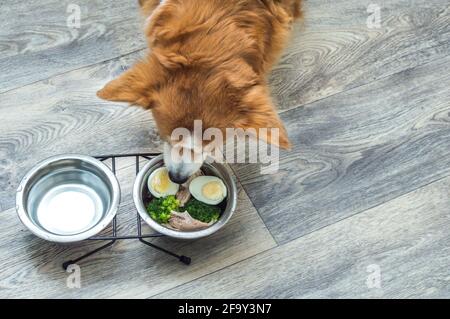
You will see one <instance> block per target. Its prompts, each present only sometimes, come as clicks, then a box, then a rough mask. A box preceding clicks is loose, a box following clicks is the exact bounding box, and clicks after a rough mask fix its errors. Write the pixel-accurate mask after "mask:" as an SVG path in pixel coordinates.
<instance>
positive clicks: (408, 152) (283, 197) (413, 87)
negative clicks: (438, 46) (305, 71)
mask: <svg viewBox="0 0 450 319" xmlns="http://www.w3.org/2000/svg"><path fill="white" fill-rule="evenodd" d="M449 67H450V57H447V58H443V59H441V60H438V61H435V62H432V63H429V64H427V65H424V66H421V67H417V68H415V69H413V70H408V71H404V72H402V73H399V74H396V75H393V76H391V77H389V78H386V79H383V80H380V81H377V82H373V83H372V84H370V85H367V86H363V87H359V88H356V89H353V90H349V91H347V92H345V93H342V94H338V95H334V96H332V97H330V98H327V99H324V100H321V101H319V102H316V103H312V104H310V105H307V106H306V107H304V108H297V109H294V110H291V111H288V112H285V113H283V114H282V118H283V119H284V121H285V123H286V124H287V129H288V131H289V133H290V135H291V140H292V141H293V144H294V145H295V146H294V149H293V151H291V152H282V153H281V158H280V170H279V172H278V173H277V174H274V175H261V174H260V171H259V167H258V165H256V164H239V165H234V166H233V168H234V170H235V171H236V173H237V175H238V176H239V177H240V180H241V181H242V183H243V185H244V187H245V188H246V190H247V193H248V194H249V196H250V198H251V199H252V201H253V203H255V205H256V208H257V209H258V212H259V213H260V214H261V216H262V217H263V220H264V222H265V223H266V225H267V226H268V227H269V229H270V230H271V232H272V234H273V235H274V237H275V238H276V240H277V241H278V242H279V243H282V242H286V241H289V240H292V239H295V238H297V237H300V236H303V235H305V234H308V233H310V232H313V231H315V230H317V229H319V228H321V227H324V226H327V225H329V224H332V223H334V222H337V221H339V220H341V219H343V218H346V217H348V216H350V215H353V214H356V213H358V212H361V211H364V210H366V209H368V208H370V207H372V206H375V205H379V204H380V203H383V202H386V201H388V200H390V199H392V198H395V197H397V196H399V195H402V194H404V193H406V192H409V191H411V190H413V189H415V188H418V187H420V186H422V185H425V184H427V183H430V182H432V181H434V180H436V179H439V178H441V177H443V176H446V175H449V174H450V143H449V141H450V117H449V116H450V89H449V87H450V74H449V73H448V72H441V71H442V70H446V69H448V68H449Z"/></svg>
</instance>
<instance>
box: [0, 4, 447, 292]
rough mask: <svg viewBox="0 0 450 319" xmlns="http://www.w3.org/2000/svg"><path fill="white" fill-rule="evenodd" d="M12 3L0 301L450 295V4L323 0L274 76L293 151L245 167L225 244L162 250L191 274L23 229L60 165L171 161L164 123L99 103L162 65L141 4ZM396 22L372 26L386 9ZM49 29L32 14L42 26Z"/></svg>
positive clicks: (6, 18) (0, 178) (5, 69)
mask: <svg viewBox="0 0 450 319" xmlns="http://www.w3.org/2000/svg"><path fill="white" fill-rule="evenodd" d="M71 3H74V2H73V1H72V0H70V1H69V0H64V1H56V0H40V1H38V0H33V1H26V2H20V1H12V0H2V2H1V5H0V265H1V267H0V297H10V298H12V297H25V298H33V297H53V298H64V297H69V298H95V297H104V298H113V297H125V298H132V297H138V298H161V297H165V298H185V297H200V298H202V297H217V298H230V297H272V298H315V297H319V298H324V297H331V298H344V297H350V298H360V297H363V298H383V297H384V298H412V297H419V298H428V297H438V298H449V297H450V289H449V287H450V72H449V71H450V4H449V2H448V1H446V0H383V1H372V0H370V1H366V0H363V1H361V0H341V1H335V0H315V1H313V0H309V1H306V3H305V21H304V22H303V24H299V25H297V26H296V30H295V33H294V37H293V39H292V41H291V44H290V46H289V48H288V49H287V51H286V53H285V55H284V56H283V58H282V60H281V61H280V63H279V65H278V66H277V67H276V69H275V70H274V72H273V74H272V76H271V86H272V90H273V96H274V99H275V100H276V101H277V104H278V106H279V110H280V113H281V117H282V118H283V120H284V121H285V123H286V126H287V128H288V131H289V133H290V136H291V139H292V141H293V144H294V148H293V150H292V151H291V152H283V153H282V154H281V163H280V171H279V172H278V173H277V174H276V175H275V176H266V175H260V174H259V167H258V165H253V164H240V165H233V166H231V169H232V170H233V172H234V173H235V174H236V176H237V178H238V180H239V188H240V192H239V205H238V211H237V213H236V215H235V216H234V218H233V219H232V220H231V222H230V223H229V224H228V225H227V226H226V227H225V228H224V229H223V230H222V231H220V232H219V233H217V234H215V235H214V236H213V237H211V238H207V239H203V240H199V241H195V242H177V241H171V240H168V239H159V240H157V242H158V243H160V244H161V245H163V246H165V247H169V248H171V249H174V250H176V251H178V252H182V253H184V254H187V255H190V256H192V258H193V261H194V262H193V264H192V265H191V266H190V267H186V266H183V265H181V264H179V263H177V262H174V261H173V260H172V259H171V258H169V257H167V256H165V255H162V254H161V253H158V252H157V251H154V250H152V249H149V248H147V247H144V246H143V245H141V244H139V243H137V242H134V241H130V242H119V243H118V244H116V245H115V246H114V247H113V248H111V249H108V250H105V251H103V252H102V253H100V254H98V255H96V256H93V257H92V258H91V259H89V260H86V261H85V262H83V263H82V264H80V266H81V288H79V289H69V288H68V287H67V285H66V280H67V277H68V276H69V274H68V273H65V272H64V271H62V269H61V266H60V264H61V262H63V261H65V260H66V259H70V258H71V257H74V256H77V255H79V254H80V253H82V252H86V251H88V250H89V249H91V248H92V247H94V246H95V245H96V244H95V243H86V244H81V245H78V246H58V245H55V244H50V243H46V242H44V241H42V240H39V239H37V238H35V237H34V236H32V235H31V234H30V233H29V232H28V231H27V230H26V229H24V227H23V226H22V225H21V224H20V222H19V221H18V219H17V217H16V215H15V209H14V206H15V204H14V196H15V189H16V187H17V184H18V182H19V180H20V179H21V177H22V176H23V175H24V174H25V172H26V171H27V170H28V169H30V168H31V167H32V166H33V165H34V164H36V162H38V161H40V160H42V159H44V158H46V157H48V156H51V155H54V154H59V153H84V154H105V153H111V152H114V153H129V152H140V151H155V150H159V149H160V142H159V140H158V137H157V135H156V130H155V126H154V122H153V120H152V118H151V115H150V114H148V113H146V112H144V111H142V110H140V109H138V108H133V107H128V106H126V105H122V104H114V103H107V102H104V101H101V100H99V99H97V98H96V96H95V92H96V91H97V90H98V89H99V88H101V87H102V86H103V85H104V84H105V83H106V82H107V81H108V80H110V79H112V78H114V77H115V76H117V75H118V74H120V73H121V72H123V70H124V69H126V68H127V67H129V66H130V65H131V64H132V63H133V62H134V61H136V59H137V58H138V57H139V56H142V54H144V53H145V40H144V39H143V37H142V35H141V31H140V30H141V24H142V20H141V18H140V17H139V14H138V10H137V1H135V0H126V1H112V0H111V1H105V0H78V1H76V3H77V4H78V5H80V7H81V24H80V29H79V30H76V31H77V32H73V30H70V29H69V28H68V27H67V25H66V21H67V18H68V16H69V13H67V6H68V5H69V4H71ZM371 3H372V4H377V5H379V6H380V8H381V27H380V28H374V29H371V28H368V27H367V23H366V21H367V18H368V16H369V15H370V13H368V12H367V8H368V6H369V4H371ZM30 17H33V19H30ZM118 165H119V168H120V169H119V177H120V181H121V184H122V185H123V193H124V194H125V195H124V199H123V202H122V205H121V211H120V214H119V221H120V223H121V225H122V227H121V229H120V233H121V234H126V233H129V232H133V230H134V228H133V227H134V224H133V221H134V217H135V215H134V208H133V203H132V198H131V195H130V194H131V185H132V183H133V169H134V168H133V166H132V163H131V162H130V161H128V160H125V159H124V160H122V161H120V162H119V163H118Z"/></svg>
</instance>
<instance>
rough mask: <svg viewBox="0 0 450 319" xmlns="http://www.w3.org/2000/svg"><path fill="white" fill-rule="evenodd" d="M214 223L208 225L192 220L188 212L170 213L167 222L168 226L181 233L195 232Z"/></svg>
mask: <svg viewBox="0 0 450 319" xmlns="http://www.w3.org/2000/svg"><path fill="white" fill-rule="evenodd" d="M213 223H214V222H211V223H209V224H207V223H204V222H201V221H199V220H196V219H194V218H192V216H191V215H190V214H189V213H188V212H184V213H178V212H172V217H171V218H170V220H169V225H170V226H172V227H173V228H175V229H176V230H181V231H195V230H201V229H205V228H208V227H209V226H211V225H212V224H213Z"/></svg>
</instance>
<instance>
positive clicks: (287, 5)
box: [98, 0, 301, 148]
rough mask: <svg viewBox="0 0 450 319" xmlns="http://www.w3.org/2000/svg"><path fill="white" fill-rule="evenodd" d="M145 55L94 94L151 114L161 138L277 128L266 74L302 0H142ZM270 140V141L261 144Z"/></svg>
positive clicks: (283, 143) (283, 136) (285, 143)
mask: <svg viewBox="0 0 450 319" xmlns="http://www.w3.org/2000/svg"><path fill="white" fill-rule="evenodd" d="M139 2H140V4H141V8H142V12H143V14H144V15H145V16H146V17H148V23H147V25H146V28H145V34H146V37H147V39H148V45H149V47H150V52H149V53H148V55H147V57H146V58H145V59H143V60H142V61H140V62H138V63H137V64H135V65H134V66H133V67H132V68H131V69H129V70H128V71H126V72H125V73H124V74H122V75H121V76H120V77H119V78H117V79H116V80H113V81H111V82H110V83H108V84H107V85H106V86H105V87H104V88H103V89H102V90H100V91H99V92H98V96H99V97H100V98H103V99H106V100H110V101H120V102H129V103H131V104H134V105H139V106H141V107H144V108H146V109H151V110H152V113H153V116H154V119H155V121H156V123H157V126H158V129H159V132H160V135H161V137H162V138H163V139H166V140H169V139H170V135H171V133H172V131H173V130H174V129H175V128H179V127H184V128H188V129H192V127H193V122H194V120H197V119H199V120H202V121H203V127H204V128H208V127H215V128H219V129H225V128H243V129H247V128H255V129H258V128H279V129H280V141H279V143H278V144H279V145H278V146H280V147H282V148H290V142H289V139H288V136H287V133H286V130H285V128H284V126H283V124H282V122H281V121H280V118H279V117H278V114H277V112H276V109H275V107H274V105H273V103H272V101H271V98H270V93H269V89H268V86H267V75H268V73H269V72H270V70H271V68H272V66H273V65H274V63H276V61H277V59H278V57H279V56H280V54H281V51H282V49H283V47H284V46H285V44H286V42H287V40H288V38H289V34H290V31H291V29H292V24H293V21H294V20H295V19H297V18H299V17H300V16H301V6H300V4H301V0H166V1H164V2H162V3H161V4H160V3H159V1H158V0H140V1H139ZM266 140H269V141H270V139H266Z"/></svg>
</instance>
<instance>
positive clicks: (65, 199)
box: [16, 155, 120, 243]
mask: <svg viewBox="0 0 450 319" xmlns="http://www.w3.org/2000/svg"><path fill="white" fill-rule="evenodd" d="M119 203H120V187H119V183H118V181H117V179H116V177H115V175H114V174H113V172H112V171H111V170H110V169H109V168H108V167H107V166H106V165H105V164H103V163H102V162H100V161H98V160H96V159H95V158H92V157H89V156H83V155H60V156H55V157H51V158H49V159H47V160H45V161H43V162H41V163H39V164H38V165H37V166H36V167H34V168H33V169H32V170H31V171H30V172H28V173H27V174H26V175H25V177H24V178H23V179H22V182H21V183H20V185H19V188H18V190H17V196H16V209H17V214H18V215H19V218H20V220H21V221H22V223H23V224H24V225H25V226H26V227H27V228H28V229H29V230H30V231H31V232H32V233H34V234H35V235H36V236H39V237H41V238H43V239H45V240H48V241H52V242H57V243H72V242H78V241H82V240H85V239H88V238H89V237H92V236H95V235H97V234H98V233H100V232H101V231H102V230H103V229H104V228H105V227H106V226H108V224H109V223H110V222H111V221H112V219H113V218H114V216H115V215H116V213H117V210H118V207H119Z"/></svg>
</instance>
